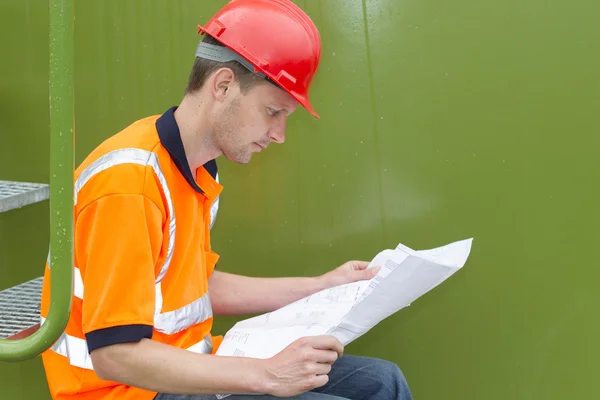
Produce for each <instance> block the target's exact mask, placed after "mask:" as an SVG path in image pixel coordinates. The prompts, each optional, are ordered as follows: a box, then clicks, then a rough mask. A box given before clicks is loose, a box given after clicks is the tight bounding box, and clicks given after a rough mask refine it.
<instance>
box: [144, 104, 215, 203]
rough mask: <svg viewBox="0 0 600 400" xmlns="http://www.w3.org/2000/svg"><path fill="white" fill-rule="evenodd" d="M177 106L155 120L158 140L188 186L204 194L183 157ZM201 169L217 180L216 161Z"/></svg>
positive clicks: (185, 158)
mask: <svg viewBox="0 0 600 400" xmlns="http://www.w3.org/2000/svg"><path fill="white" fill-rule="evenodd" d="M176 109H177V106H174V107H171V108H169V109H168V110H167V111H166V112H165V113H164V114H163V115H161V116H160V117H159V118H158V119H157V120H156V130H157V131H158V137H159V139H160V143H161V144H162V145H163V147H164V148H165V149H167V151H168V152H169V154H170V155H171V158H172V159H173V162H174V163H175V165H176V166H177V168H178V169H179V171H180V172H181V174H182V175H183V176H184V177H185V179H186V180H187V181H188V183H189V184H190V186H192V187H193V188H194V190H195V191H197V192H198V193H204V192H203V190H202V189H201V188H200V186H198V184H197V183H196V179H195V178H194V174H193V173H192V170H191V169H190V164H189V162H188V160H187V157H186V156H185V150H184V148H183V142H182V141H181V132H180V131H179V126H178V125H177V121H176V120H175V110H176ZM203 167H204V168H205V169H206V171H208V173H209V174H210V175H211V176H212V177H213V179H217V172H218V167H217V161H216V160H210V161H209V162H207V163H206V164H204V165H203Z"/></svg>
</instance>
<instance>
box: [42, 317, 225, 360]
mask: <svg viewBox="0 0 600 400" xmlns="http://www.w3.org/2000/svg"><path fill="white" fill-rule="evenodd" d="M44 322H46V319H45V318H44V317H40V325H43V324H44ZM212 349H213V343H212V340H211V338H210V336H208V335H207V336H205V337H204V339H203V340H201V341H200V342H198V343H196V344H193V345H192V346H190V347H188V348H187V350H189V351H192V352H194V353H201V354H210V353H211V352H212ZM50 350H52V351H53V352H55V353H56V354H59V355H61V356H63V357H66V358H67V359H68V360H69V364H71V365H72V366H74V367H79V368H84V369H90V370H93V369H94V365H93V364H92V357H91V356H90V354H89V352H88V347H87V342H86V341H85V339H81V338H78V337H75V336H71V335H67V334H66V333H63V334H62V335H60V337H59V338H58V340H57V341H56V343H54V345H52V347H50Z"/></svg>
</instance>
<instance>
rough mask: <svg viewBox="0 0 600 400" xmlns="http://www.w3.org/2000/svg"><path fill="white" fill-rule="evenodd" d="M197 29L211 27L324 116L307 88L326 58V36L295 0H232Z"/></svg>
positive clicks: (257, 68) (208, 30) (214, 33)
mask: <svg viewBox="0 0 600 400" xmlns="http://www.w3.org/2000/svg"><path fill="white" fill-rule="evenodd" d="M198 33H202V34H203V33H208V34H209V35H211V36H212V37H214V38H215V39H217V40H218V41H219V42H221V43H222V44H223V45H224V46H226V47H228V48H229V49H231V50H233V51H234V52H235V53H237V54H239V55H240V56H241V57H243V58H244V59H245V60H247V61H248V62H249V63H250V64H251V66H252V67H254V71H255V72H258V73H262V74H264V75H266V76H267V77H268V79H269V80H271V81H273V82H274V83H276V84H277V85H278V86H279V87H281V88H282V89H283V90H285V91H286V92H288V93H289V94H290V95H292V96H293V97H294V98H295V99H296V100H297V101H298V102H299V103H300V104H302V106H303V107H304V108H306V109H307V110H308V111H309V112H310V113H311V114H313V115H314V116H315V117H317V118H319V115H318V114H317V113H316V112H315V110H314V109H313V108H312V106H311V104H310V100H309V98H308V92H309V88H310V84H311V82H312V79H313V77H314V75H315V73H316V71H317V68H318V66H319V61H320V58H321V39H320V36H319V31H318V30H317V27H316V26H315V24H314V23H313V22H312V20H311V19H310V17H309V16H308V15H306V13H305V12H304V11H302V9H300V7H298V6H296V5H295V4H294V3H292V2H291V1H290V0H231V1H230V2H229V3H227V4H226V5H225V6H224V7H223V8H222V9H221V10H219V11H218V12H217V13H216V14H215V15H214V16H213V17H212V18H211V19H210V21H208V22H207V23H206V25H204V26H200V25H199V26H198ZM204 50H206V48H205V49H204ZM197 54H198V53H197ZM205 54H206V53H205ZM229 59H233V58H229ZM245 60H243V61H245ZM238 61H242V60H238ZM246 64H247V63H246ZM247 66H249V65H247ZM262 74H261V75H262Z"/></svg>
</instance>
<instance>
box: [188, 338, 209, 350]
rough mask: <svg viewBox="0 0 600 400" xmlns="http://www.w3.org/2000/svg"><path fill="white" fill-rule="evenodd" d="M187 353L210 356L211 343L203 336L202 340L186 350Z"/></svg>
mask: <svg viewBox="0 0 600 400" xmlns="http://www.w3.org/2000/svg"><path fill="white" fill-rule="evenodd" d="M187 350H188V351H191V352H194V353H201V354H210V353H212V350H213V343H212V339H211V338H210V336H208V335H207V336H205V337H204V340H202V341H200V342H198V343H196V344H194V345H192V346H190V347H188V348H187Z"/></svg>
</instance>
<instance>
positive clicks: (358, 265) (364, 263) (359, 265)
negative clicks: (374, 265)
mask: <svg viewBox="0 0 600 400" xmlns="http://www.w3.org/2000/svg"><path fill="white" fill-rule="evenodd" d="M368 266H369V262H368V261H354V268H355V269H358V270H364V269H367V267H368Z"/></svg>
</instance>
